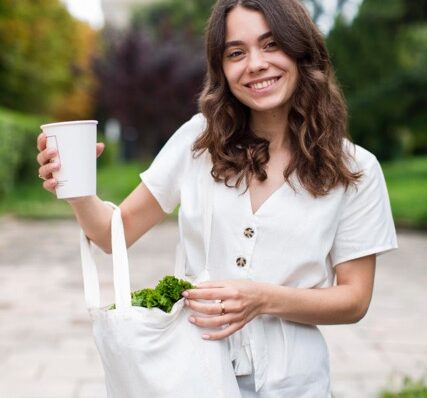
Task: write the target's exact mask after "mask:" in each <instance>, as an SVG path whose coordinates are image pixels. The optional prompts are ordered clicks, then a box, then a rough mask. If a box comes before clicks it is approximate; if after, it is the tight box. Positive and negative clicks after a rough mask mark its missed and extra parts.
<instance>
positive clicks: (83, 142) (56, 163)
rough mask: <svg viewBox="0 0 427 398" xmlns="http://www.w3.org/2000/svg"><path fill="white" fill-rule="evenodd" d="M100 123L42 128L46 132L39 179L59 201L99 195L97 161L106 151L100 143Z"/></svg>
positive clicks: (41, 139)
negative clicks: (98, 141)
mask: <svg viewBox="0 0 427 398" xmlns="http://www.w3.org/2000/svg"><path fill="white" fill-rule="evenodd" d="M96 123H97V122H96V121H80V122H65V123H53V124H48V125H44V126H42V130H43V132H42V133H41V134H39V136H38V137H37V149H38V150H39V154H38V155H37V162H38V163H39V165H40V168H39V177H40V178H41V179H43V180H44V181H43V188H44V189H46V190H47V191H49V192H51V193H56V195H57V197H58V198H62V199H71V198H73V197H80V196H89V195H95V194H96V157H98V156H100V155H101V154H102V152H103V150H104V144H103V143H96ZM92 151H93V152H92ZM61 169H63V170H62V171H61Z"/></svg>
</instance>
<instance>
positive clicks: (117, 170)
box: [0, 163, 147, 218]
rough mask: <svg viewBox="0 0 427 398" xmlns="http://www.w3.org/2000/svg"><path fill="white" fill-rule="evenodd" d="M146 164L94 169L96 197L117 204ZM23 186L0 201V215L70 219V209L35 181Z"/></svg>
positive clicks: (129, 190)
mask: <svg viewBox="0 0 427 398" xmlns="http://www.w3.org/2000/svg"><path fill="white" fill-rule="evenodd" d="M146 167H147V165H141V164H140V163H129V164H120V165H115V166H104V167H102V168H100V169H99V170H98V175H97V179H98V181H97V185H98V195H99V196H100V197H101V198H102V199H103V200H108V201H110V202H113V203H117V204H118V203H120V202H121V201H122V200H123V199H124V198H125V197H126V196H127V195H128V194H129V193H130V192H131V191H132V190H133V189H134V188H135V187H136V186H137V185H138V184H139V182H140V178H139V173H140V172H141V171H142V170H144V169H145V168H146ZM34 180H35V181H34V182H32V183H29V184H26V185H22V186H20V187H17V188H16V189H15V190H14V191H13V192H12V193H11V194H10V195H9V196H8V197H7V198H6V199H5V200H4V201H3V202H0V215H2V214H12V215H14V216H18V217H27V218H65V217H72V215H73V213H72V211H71V208H70V206H69V205H68V203H66V202H65V201H64V200H57V199H56V198H55V196H54V195H52V194H50V193H49V192H46V191H45V190H44V189H43V188H42V187H41V180H39V179H38V178H35V179H34Z"/></svg>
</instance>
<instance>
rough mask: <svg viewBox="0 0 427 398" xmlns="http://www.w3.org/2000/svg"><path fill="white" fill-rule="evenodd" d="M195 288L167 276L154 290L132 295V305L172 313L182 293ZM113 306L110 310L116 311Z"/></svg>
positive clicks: (145, 290) (148, 289)
mask: <svg viewBox="0 0 427 398" xmlns="http://www.w3.org/2000/svg"><path fill="white" fill-rule="evenodd" d="M193 288H194V286H193V285H192V284H191V283H190V282H188V281H186V280H183V279H178V278H175V277H174V276H170V275H168V276H165V277H164V278H163V279H162V280H160V281H159V283H158V284H157V286H156V287H155V288H154V289H150V288H147V289H142V290H137V291H135V292H132V293H131V298H132V305H133V306H135V307H145V308H154V307H155V308H160V309H161V310H162V311H164V312H171V310H172V307H173V305H174V304H175V303H176V302H177V301H179V300H180V299H181V298H182V293H183V292H184V291H185V290H187V289H193ZM115 308H116V306H115V305H114V304H113V305H112V306H111V307H110V308H109V309H115Z"/></svg>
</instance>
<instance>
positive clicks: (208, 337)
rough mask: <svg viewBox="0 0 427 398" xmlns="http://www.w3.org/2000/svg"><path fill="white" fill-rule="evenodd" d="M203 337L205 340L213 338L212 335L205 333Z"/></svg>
mask: <svg viewBox="0 0 427 398" xmlns="http://www.w3.org/2000/svg"><path fill="white" fill-rule="evenodd" d="M202 338H203V339H205V340H209V339H210V338H211V336H209V335H208V334H204V335H202Z"/></svg>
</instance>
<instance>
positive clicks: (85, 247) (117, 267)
mask: <svg viewBox="0 0 427 398" xmlns="http://www.w3.org/2000/svg"><path fill="white" fill-rule="evenodd" d="M105 203H107V204H108V205H110V206H112V207H113V208H114V210H113V215H112V217H111V245H112V253H113V279H114V295H115V303H116V308H117V309H125V308H129V307H130V306H131V305H132V304H131V294H130V278H129V261H128V255H127V247H126V240H125V235H124V229H123V221H122V216H121V211H120V208H119V207H118V206H116V205H115V204H113V203H111V202H105ZM80 255H81V261H82V271H83V286H84V294H85V301H86V307H87V308H88V309H94V308H99V307H100V301H101V300H100V290H99V278H98V271H97V269H96V263H95V260H94V258H93V253H92V243H91V241H90V240H89V239H88V238H87V237H86V235H85V234H84V232H83V231H82V230H81V231H80Z"/></svg>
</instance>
